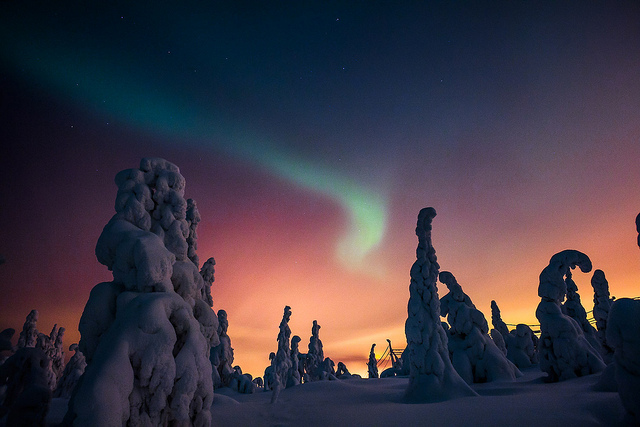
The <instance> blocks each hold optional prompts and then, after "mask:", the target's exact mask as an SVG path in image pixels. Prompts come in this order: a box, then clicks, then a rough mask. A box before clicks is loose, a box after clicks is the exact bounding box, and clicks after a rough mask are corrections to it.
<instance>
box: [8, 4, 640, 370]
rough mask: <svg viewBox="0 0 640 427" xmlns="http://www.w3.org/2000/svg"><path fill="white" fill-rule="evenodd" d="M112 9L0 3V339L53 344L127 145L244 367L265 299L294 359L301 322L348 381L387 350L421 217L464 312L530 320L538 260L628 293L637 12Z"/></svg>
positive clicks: (629, 8)
mask: <svg viewBox="0 0 640 427" xmlns="http://www.w3.org/2000/svg"><path fill="white" fill-rule="evenodd" d="M118 3H119V2H89V3H87V2H35V3H32V2H22V1H4V2H1V3H0V40H2V42H1V43H0V78H1V84H0V91H1V92H0V94H1V103H0V120H1V121H2V126H1V132H2V151H1V153H0V179H1V182H2V185H1V186H0V224H1V226H0V255H2V256H4V258H5V259H6V262H5V263H4V264H2V265H0V289H1V290H2V294H1V297H0V329H4V328H7V327H13V328H15V329H17V330H18V331H19V330H20V329H21V327H22V323H23V322H24V318H25V317H26V315H27V314H28V313H29V311H30V310H31V309H33V308H36V309H38V310H39V312H40V320H39V323H38V325H39V329H40V330H41V331H43V332H46V333H48V332H49V331H50V329H51V327H52V326H53V324H54V323H58V324H59V325H62V326H64V327H66V328H67V335H66V336H65V346H68V345H69V344H71V343H72V342H77V341H78V339H79V333H78V332H77V324H78V321H79V319H80V315H81V313H82V310H83V308H84V305H85V303H86V301H87V299H88V296H89V292H90V290H91V288H92V287H93V286H94V285H95V284H97V283H99V282H101V281H108V280H110V279H111V274H110V272H109V271H108V270H107V268H106V267H105V266H102V265H100V264H99V263H98V262H97V260H96V258H95V255H94V249H95V244H96V241H97V239H98V236H99V235H100V233H101V231H102V228H103V227H104V225H105V224H106V223H107V222H108V220H109V219H110V218H111V216H112V215H113V214H114V207H113V206H114V200H115V195H116V190H117V189H116V186H115V184H114V182H113V178H114V176H115V174H116V173H117V172H118V171H120V170H122V169H127V168H133V167H138V165H139V162H140V159H141V158H142V157H162V158H165V159H167V160H169V161H171V162H173V163H175V164H176V165H178V166H179V167H180V170H181V173H182V174H183V175H184V177H185V178H186V182H187V191H186V197H189V198H193V199H195V200H196V201H197V202H198V207H199V210H200V214H201V216H202V221H201V223H200V226H199V228H198V235H199V241H198V254H199V256H200V259H201V260H206V259H207V258H209V257H210V256H213V257H215V259H216V262H217V265H216V281H215V283H214V284H213V287H212V294H213V298H214V309H216V310H218V309H221V308H223V309H225V310H226V311H227V313H228V316H229V335H230V337H231V341H232V346H233V347H234V349H235V364H239V365H240V366H242V367H243V370H244V371H245V372H250V373H252V374H253V375H258V376H261V375H262V373H263V370H264V368H265V367H266V366H267V365H268V363H269V361H268V354H269V352H271V351H275V350H276V348H277V345H276V337H277V333H278V324H279V322H280V319H281V317H282V311H283V308H284V306H285V305H290V306H291V307H292V311H293V315H292V317H291V322H290V326H291V329H292V333H293V334H294V335H299V336H300V337H301V338H302V342H301V350H302V351H306V345H307V343H308V340H309V336H310V335H311V324H312V321H313V320H314V319H317V320H318V323H319V324H320V325H321V327H322V329H321V330H320V338H321V339H322V341H323V343H324V349H325V355H326V356H329V357H331V358H332V359H333V360H334V361H335V362H336V363H337V362H338V361H344V362H345V363H346V364H347V367H349V369H350V370H351V371H352V372H365V371H366V366H365V363H366V361H367V358H368V352H369V348H370V346H371V344H372V343H374V342H375V343H377V344H378V350H379V352H380V353H381V352H382V350H384V347H385V345H386V342H385V339H386V338H390V339H392V341H393V342H394V346H395V347H403V346H404V345H405V343H406V341H405V338H404V321H405V320H406V317H407V312H406V304H407V301H408V297H409V293H408V286H409V269H410V267H411V265H412V263H413V262H414V261H415V248H416V245H417V238H416V237H415V234H414V230H415V223H416V217H417V214H418V211H419V210H420V209H421V208H423V207H425V206H433V207H435V209H436V211H437V213H438V216H437V217H436V218H435V219H434V222H433V227H434V230H433V244H434V246H435V248H436V252H437V255H438V260H439V262H440V265H441V269H442V270H448V271H451V272H452V273H453V274H454V275H455V276H456V277H457V279H458V281H459V283H460V284H461V285H462V287H463V289H464V290H465V292H466V293H467V294H468V295H469V296H470V297H471V299H472V300H473V301H474V303H475V305H476V306H477V307H478V309H480V310H481V311H483V312H484V313H485V316H486V317H487V319H488V320H489V322H490V308H489V304H490V301H491V300H492V299H495V300H496V302H497V303H498V305H499V306H500V308H501V310H502V317H503V319H504V320H505V322H507V323H519V322H524V323H536V322H537V321H536V319H535V315H534V313H535V308H536V306H537V304H538V302H539V297H538V296H537V286H538V275H539V274H540V272H541V271H542V269H543V268H544V267H545V266H546V265H547V264H548V261H549V258H550V257H551V256H552V255H553V254H555V253H556V252H559V251H561V250H563V249H576V250H579V251H582V252H584V253H586V254H587V255H589V256H590V258H591V260H592V262H593V265H594V268H599V269H602V270H604V272H605V274H606V276H607V278H608V280H609V284H610V289H611V293H612V295H615V296H617V297H623V296H638V295H640V288H639V284H640V251H639V250H638V247H637V244H636V237H637V233H636V230H635V223H634V219H635V217H636V215H637V214H638V212H640V3H638V2H636V1H629V2H605V1H575V2H572V1H567V2H555V1H549V2H536V1H526V2H525V1H509V2H500V1H498V2H493V1H492V2H486V3H485V2H464V1H446V2H373V1H366V2H365V1H363V2H317V3H313V2H263V3H262V4H256V2H242V1H239V2H235V1H234V2H213V1H212V2H194V3H188V2H187V3H179V4H180V5H179V6H178V3H175V2H171V3H169V5H166V4H165V2H153V3H146V2H123V4H118ZM143 3H145V4H143ZM346 3H348V4H346ZM590 278H591V274H582V273H579V272H578V273H576V274H575V275H574V279H575V281H576V283H577V284H578V288H579V292H580V293H581V295H582V301H583V304H584V305H585V307H586V309H587V310H590V309H591V308H592V307H593V303H592V296H593V290H592V288H591V286H590ZM444 291H446V288H445V287H444V286H443V285H440V296H442V295H444V293H445V292H444Z"/></svg>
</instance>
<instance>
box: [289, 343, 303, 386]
mask: <svg viewBox="0 0 640 427" xmlns="http://www.w3.org/2000/svg"><path fill="white" fill-rule="evenodd" d="M300 341H302V339H301V338H300V337H299V336H297V335H294V336H293V337H292V338H291V353H290V354H291V356H290V359H291V368H289V374H288V375H287V384H286V387H287V388H289V387H293V386H296V385H299V384H300V383H301V382H302V376H303V375H304V364H302V363H300ZM301 365H302V366H301Z"/></svg>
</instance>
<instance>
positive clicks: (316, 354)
mask: <svg viewBox="0 0 640 427" xmlns="http://www.w3.org/2000/svg"><path fill="white" fill-rule="evenodd" d="M306 362H307V363H306V370H307V376H308V378H309V380H310V381H315V380H319V379H321V378H322V363H323V362H324V350H323V349H322V340H321V339H320V325H318V321H317V320H314V321H313V326H311V337H310V338H309V352H308V353H307V360H306Z"/></svg>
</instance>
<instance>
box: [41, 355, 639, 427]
mask: <svg viewBox="0 0 640 427" xmlns="http://www.w3.org/2000/svg"><path fill="white" fill-rule="evenodd" d="M523 373H524V376H523V377H521V378H518V379H517V380H516V381H515V382H492V383H485V384H474V385H473V389H474V390H476V392H478V394H479V395H480V396H477V397H465V398H460V399H455V400H449V401H445V402H440V403H429V404H406V403H402V402H401V398H402V395H403V393H404V390H405V388H406V386H407V381H408V380H407V378H382V379H352V380H342V381H317V382H312V383H307V384H302V385H299V386H296V387H293V388H289V389H285V390H282V391H281V393H280V396H279V399H278V402H277V403H275V404H271V403H270V400H271V392H262V391H260V392H257V393H255V394H239V393H237V392H234V391H232V390H231V389H228V388H223V389H220V390H216V392H215V397H214V401H213V405H212V407H211V411H212V415H213V422H214V425H215V426H225V427H226V426H304V427H311V426H414V425H426V424H428V425H439V426H536V427H541V426H562V427H570V426H582V427H586V426H629V425H633V424H632V423H630V422H629V421H628V420H626V419H625V410H624V408H623V407H622V403H621V402H620V398H619V396H618V393H617V392H603V391H594V390H593V388H594V385H595V384H596V383H597V381H598V379H599V378H600V376H599V375H590V376H586V377H582V378H576V379H573V380H568V381H563V382H559V383H552V384H547V383H544V382H543V381H542V377H543V376H544V375H545V374H544V373H542V372H541V371H540V369H539V368H538V367H537V366H533V367H531V368H529V369H525V370H523ZM65 410H66V401H65V400H64V399H53V401H52V404H51V411H50V413H49V416H48V417H47V421H48V423H47V424H48V425H50V426H53V425H56V424H57V423H58V422H59V421H61V420H62V417H63V416H64V412H65Z"/></svg>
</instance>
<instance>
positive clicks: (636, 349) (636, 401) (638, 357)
mask: <svg viewBox="0 0 640 427" xmlns="http://www.w3.org/2000/svg"><path fill="white" fill-rule="evenodd" d="M639 217H640V216H639ZM639 319H640V301H639V300H634V299H631V298H620V299H617V300H615V301H614V302H613V304H612V305H611V312H610V313H609V320H608V322H607V343H608V344H609V345H610V346H611V347H613V349H614V357H613V360H614V364H615V378H616V383H617V385H618V393H619V394H620V399H621V400H622V404H623V406H624V407H625V409H626V410H627V412H629V413H630V414H631V416H632V418H633V420H634V422H635V423H637V424H640V320H639Z"/></svg>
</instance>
